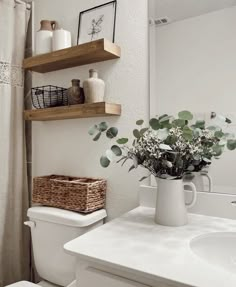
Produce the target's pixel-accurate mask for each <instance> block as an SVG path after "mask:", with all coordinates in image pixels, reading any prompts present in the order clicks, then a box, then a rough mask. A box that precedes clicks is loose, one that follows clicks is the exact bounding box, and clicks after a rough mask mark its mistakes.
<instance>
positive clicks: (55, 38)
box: [52, 29, 71, 51]
mask: <svg viewBox="0 0 236 287" xmlns="http://www.w3.org/2000/svg"><path fill="white" fill-rule="evenodd" d="M69 47H71V33H70V32H69V31H66V30H64V29H55V30H54V31H53V35H52V50H53V51H57V50H61V49H66V48H69Z"/></svg>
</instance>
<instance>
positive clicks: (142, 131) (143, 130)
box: [139, 128, 149, 137]
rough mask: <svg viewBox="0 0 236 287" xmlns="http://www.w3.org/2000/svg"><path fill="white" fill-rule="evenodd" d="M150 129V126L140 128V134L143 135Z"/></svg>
mask: <svg viewBox="0 0 236 287" xmlns="http://www.w3.org/2000/svg"><path fill="white" fill-rule="evenodd" d="M148 130H149V128H143V129H141V130H140V132H139V133H140V136H141V137H142V136H143V135H144V134H145V133H146V132H147V131H148Z"/></svg>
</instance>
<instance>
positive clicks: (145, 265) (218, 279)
mask: <svg viewBox="0 0 236 287" xmlns="http://www.w3.org/2000/svg"><path fill="white" fill-rule="evenodd" d="M154 212H155V210H154V209H153V208H147V207H138V208H136V209H134V210H132V211H130V212H128V213H126V214H124V215H123V216H121V217H120V218H118V219H115V220H113V221H111V222H109V223H107V224H105V225H104V226H102V227H100V228H97V229H95V230H93V231H91V232H89V233H87V234H85V235H83V236H81V237H79V238H77V239H74V240H72V241H70V242H68V243H67V244H66V245H65V246H64V248H65V250H66V251H67V252H68V253H70V254H73V255H76V256H78V257H79V258H81V259H86V260H88V261H92V262H94V263H100V264H101V263H102V264H103V265H105V266H110V267H112V268H118V269H119V270H126V271H128V272H132V274H136V275H139V276H140V275H141V276H144V277H148V278H150V279H152V280H160V279H161V281H164V282H165V281H166V283H169V284H170V282H173V281H174V282H175V283H176V284H174V285H176V286H186V285H187V286H194V287H236V269H235V273H230V272H229V271H227V270H224V269H223V268H221V267H220V266H216V265H211V264H209V263H207V262H206V261H204V260H203V259H201V258H199V257H198V256H197V255H195V254H194V253H193V252H192V251H191V249H190V245H189V243H190V241H191V239H193V238H195V237H196V236H199V235H203V234H207V233H211V232H232V231H233V232H236V220H231V219H224V218H217V217H210V216H204V215H196V214H189V223H188V225H185V226H182V227H165V226H161V225H157V224H155V223H154ZM235 244H236V242H235Z"/></svg>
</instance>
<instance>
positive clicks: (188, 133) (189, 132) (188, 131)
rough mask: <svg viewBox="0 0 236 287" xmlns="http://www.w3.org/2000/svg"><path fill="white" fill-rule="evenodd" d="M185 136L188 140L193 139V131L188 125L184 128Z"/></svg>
mask: <svg viewBox="0 0 236 287" xmlns="http://www.w3.org/2000/svg"><path fill="white" fill-rule="evenodd" d="M183 137H184V138H185V139H186V140H187V141H191V140H192V139H193V131H192V130H191V129H190V128H189V127H188V126H185V127H184V128H183Z"/></svg>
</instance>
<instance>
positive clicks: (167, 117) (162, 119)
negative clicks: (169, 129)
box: [159, 115, 173, 123]
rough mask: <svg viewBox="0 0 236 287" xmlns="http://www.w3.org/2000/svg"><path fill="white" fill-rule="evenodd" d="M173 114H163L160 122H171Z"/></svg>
mask: <svg viewBox="0 0 236 287" xmlns="http://www.w3.org/2000/svg"><path fill="white" fill-rule="evenodd" d="M172 118H173V117H172V116H168V115H166V116H163V117H162V118H159V123H164V122H169V120H170V119H172Z"/></svg>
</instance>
